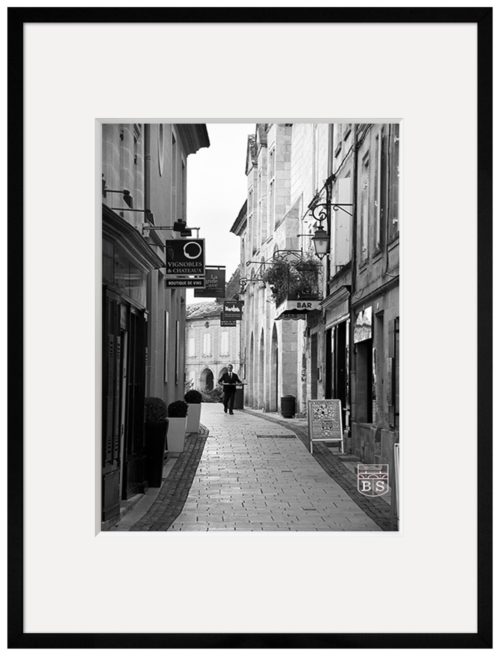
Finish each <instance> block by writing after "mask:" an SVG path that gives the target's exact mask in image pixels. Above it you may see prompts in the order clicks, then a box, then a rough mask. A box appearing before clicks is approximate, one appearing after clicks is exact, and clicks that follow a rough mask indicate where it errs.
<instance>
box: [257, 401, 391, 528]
mask: <svg viewBox="0 0 500 656" xmlns="http://www.w3.org/2000/svg"><path fill="white" fill-rule="evenodd" d="M245 412H247V413H249V414H251V415H254V416H261V413H260V412H259V411H255V410H249V409H246V410H245ZM266 421H269V422H272V423H274V424H277V425H280V426H283V427H285V428H289V429H290V430H291V431H293V432H294V433H295V434H296V435H297V437H299V438H300V440H301V441H302V442H303V444H304V446H305V447H306V448H307V449H309V434H308V430H307V423H306V420H300V419H296V418H294V419H291V420H290V419H283V418H281V417H280V416H279V415H278V414H277V413H273V414H272V416H271V415H270V414H269V413H268V414H267V415H266ZM313 457H314V459H315V460H316V461H317V462H318V463H319V464H320V465H321V467H322V468H323V469H324V470H325V472H326V473H327V474H328V475H329V476H331V477H332V478H333V479H334V480H335V481H336V482H337V483H338V484H339V485H340V486H341V488H342V489H343V490H344V491H345V492H346V493H347V494H348V495H349V497H350V498H351V499H352V500H353V501H354V502H355V503H356V504H357V505H358V506H359V508H360V509H361V510H363V511H365V512H366V514H367V515H368V517H370V518H371V519H373V521H374V522H376V523H377V524H378V526H379V527H380V528H381V529H382V530H383V531H397V530H398V522H397V520H396V518H395V517H394V516H393V514H392V510H391V506H390V503H388V501H387V500H386V499H384V498H383V497H366V496H364V495H363V494H361V493H360V492H358V488H357V481H356V474H355V473H354V471H353V470H351V469H349V464H348V465H347V466H346V464H344V463H343V462H342V459H341V457H339V456H338V455H335V454H334V453H332V452H331V450H330V449H329V448H328V447H327V446H325V445H324V444H322V443H321V442H317V443H315V445H314V456H313Z"/></svg>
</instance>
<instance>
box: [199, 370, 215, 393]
mask: <svg viewBox="0 0 500 656" xmlns="http://www.w3.org/2000/svg"><path fill="white" fill-rule="evenodd" d="M200 385H201V389H202V391H203V392H211V391H212V390H213V388H214V374H213V371H212V370H211V369H209V368H208V367H207V368H206V369H203V371H202V372H201V375H200Z"/></svg>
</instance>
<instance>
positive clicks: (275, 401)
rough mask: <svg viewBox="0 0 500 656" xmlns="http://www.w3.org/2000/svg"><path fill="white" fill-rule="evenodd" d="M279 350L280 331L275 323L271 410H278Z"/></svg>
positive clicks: (272, 344) (272, 342) (272, 341)
mask: <svg viewBox="0 0 500 656" xmlns="http://www.w3.org/2000/svg"><path fill="white" fill-rule="evenodd" d="M278 367H279V351H278V331H277V330H276V324H274V325H273V334H272V337H271V411H273V412H278V407H279V404H278V382H279V375H278V371H279V369H278Z"/></svg>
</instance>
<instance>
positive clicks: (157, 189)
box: [102, 123, 209, 521]
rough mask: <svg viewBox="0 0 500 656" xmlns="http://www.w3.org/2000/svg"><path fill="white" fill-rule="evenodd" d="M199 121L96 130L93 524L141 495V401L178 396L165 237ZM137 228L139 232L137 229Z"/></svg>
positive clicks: (179, 330)
mask: <svg viewBox="0 0 500 656" xmlns="http://www.w3.org/2000/svg"><path fill="white" fill-rule="evenodd" d="M208 146H209V139H208V133H207V130H206V127H205V126H204V125H201V124H191V125H188V124H178V125H171V124H139V123H135V124H122V123H108V124H103V126H102V308H103V332H102V519H103V520H104V521H107V520H111V519H113V518H115V517H117V516H118V514H119V511H120V502H121V501H122V500H123V499H127V498H128V497H130V496H132V495H134V494H136V493H138V492H142V491H144V487H145V485H146V484H147V481H146V479H145V475H146V474H145V466H144V463H145V451H144V446H145V445H144V432H143V424H144V414H143V413H144V398H145V396H156V397H160V398H162V399H163V400H164V401H165V402H166V403H167V404H168V403H169V402H171V401H173V400H175V399H178V398H182V397H183V393H184V348H183V335H184V325H185V292H184V290H179V289H175V290H172V291H171V290H169V289H167V288H166V286H165V278H164V275H163V274H164V271H165V269H164V267H165V247H164V241H165V239H166V238H174V237H179V233H176V232H173V231H172V230H163V229H161V230H160V229H154V228H155V225H157V226H173V223H174V221H175V220H177V219H184V218H185V215H186V172H187V159H188V156H189V155H190V154H193V153H195V152H196V151H197V150H198V149H199V148H203V147H208ZM144 226H146V228H145V227H144Z"/></svg>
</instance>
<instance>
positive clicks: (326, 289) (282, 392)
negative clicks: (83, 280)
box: [101, 121, 401, 531]
mask: <svg viewBox="0 0 500 656" xmlns="http://www.w3.org/2000/svg"><path fill="white" fill-rule="evenodd" d="M400 141H401V134H400V125H399V123H398V122H392V123H356V122H352V121H351V122H347V121H344V122H343V123H337V122H322V123H305V122H304V123H302V122H290V123H272V122H270V123H262V122H256V123H253V124H243V123H237V122H235V123H207V124H205V123H165V122H161V121H158V122H154V123H153V122H149V123H143V122H132V121H131V122H129V123H123V122H120V123H103V124H102V171H101V175H102V189H101V192H102V299H103V317H102V318H103V323H102V330H103V333H102V518H101V519H102V528H103V529H104V530H117V531H397V530H398V521H399V510H398V486H399V448H400V439H399V331H400V326H399V227H400V219H399V205H400V201H399V195H400V163H399V152H400Z"/></svg>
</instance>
